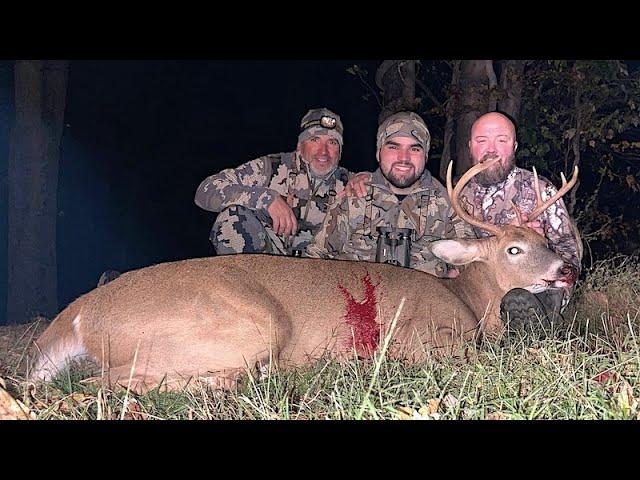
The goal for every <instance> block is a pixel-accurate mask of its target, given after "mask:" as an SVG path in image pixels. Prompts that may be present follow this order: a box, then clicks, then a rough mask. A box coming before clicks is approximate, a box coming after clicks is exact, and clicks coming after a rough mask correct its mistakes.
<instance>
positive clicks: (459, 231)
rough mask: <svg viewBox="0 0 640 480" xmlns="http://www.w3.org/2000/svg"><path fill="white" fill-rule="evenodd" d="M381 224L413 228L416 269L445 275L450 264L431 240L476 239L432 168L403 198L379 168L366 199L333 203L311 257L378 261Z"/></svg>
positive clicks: (308, 249)
mask: <svg viewBox="0 0 640 480" xmlns="http://www.w3.org/2000/svg"><path fill="white" fill-rule="evenodd" d="M380 226H387V227H395V228H411V229H413V234H412V238H411V268H415V269H418V270H423V271H425V272H428V273H431V274H434V275H437V276H445V275H446V273H447V271H448V269H449V266H448V265H447V264H446V263H445V262H443V261H442V260H440V259H438V258H436V257H435V256H434V255H433V254H432V253H431V250H430V247H429V244H430V243H431V242H432V241H434V240H440V239H443V238H469V237H474V234H473V230H472V229H471V226H470V225H469V224H467V223H466V222H464V221H462V220H461V219H460V218H459V217H458V216H456V215H455V213H454V212H453V209H452V208H451V204H450V202H449V196H448V194H447V191H446V189H445V188H444V187H443V186H442V184H440V182H438V181H437V180H436V179H434V178H433V177H432V176H431V174H430V173H429V171H428V170H425V172H424V174H423V175H422V177H421V178H420V180H419V182H418V184H417V186H416V188H415V189H414V190H413V191H412V192H411V193H410V194H409V195H407V196H405V197H404V199H402V201H400V200H399V199H398V197H396V195H394V194H393V193H392V192H391V188H390V185H389V183H388V181H387V180H386V179H385V178H384V177H383V175H382V172H381V171H380V169H378V170H376V171H375V172H374V173H373V176H372V178H371V185H370V187H369V195H367V197H365V198H356V197H351V198H345V199H343V200H342V201H341V202H338V203H336V204H335V205H333V206H332V207H331V209H330V210H329V213H327V216H326V217H325V220H324V223H323V225H322V228H321V229H320V231H319V232H318V234H317V235H316V236H315V238H314V239H313V242H312V243H311V244H309V246H308V247H307V251H306V255H307V256H309V257H316V258H337V259H347V260H364V261H368V262H373V261H375V258H376V249H377V242H378V231H377V227H380Z"/></svg>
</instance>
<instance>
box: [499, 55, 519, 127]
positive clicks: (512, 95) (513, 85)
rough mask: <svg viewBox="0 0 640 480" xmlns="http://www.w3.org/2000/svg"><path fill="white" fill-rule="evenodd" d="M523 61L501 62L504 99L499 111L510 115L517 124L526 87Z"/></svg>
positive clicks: (501, 84)
mask: <svg viewBox="0 0 640 480" xmlns="http://www.w3.org/2000/svg"><path fill="white" fill-rule="evenodd" d="M524 64H525V62H524V61H523V60H504V61H502V62H501V66H502V68H501V73H500V88H501V90H502V92H503V93H504V95H505V96H504V98H503V99H502V100H500V101H499V102H498V110H500V111H501V112H503V113H506V114H507V115H510V116H511V118H513V119H514V120H515V121H516V122H517V121H518V118H519V116H520V105H521V104H522V87H523V85H524Z"/></svg>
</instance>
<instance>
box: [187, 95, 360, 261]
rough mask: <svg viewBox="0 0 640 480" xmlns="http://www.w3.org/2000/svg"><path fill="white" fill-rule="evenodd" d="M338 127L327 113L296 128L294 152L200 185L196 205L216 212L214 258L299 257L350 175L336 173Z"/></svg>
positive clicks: (315, 113) (316, 112)
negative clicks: (251, 255) (237, 255)
mask: <svg viewBox="0 0 640 480" xmlns="http://www.w3.org/2000/svg"><path fill="white" fill-rule="evenodd" d="M342 147H343V126H342V121H341V120H340V117H339V116H338V115H337V114H335V113H334V112H332V111H331V110H328V109H326V108H317V109H312V110H309V111H308V112H307V114H306V115H305V116H304V117H303V118H302V120H301V122H300V134H299V136H298V145H297V148H296V150H295V151H294V152H287V153H277V154H273V155H265V156H263V157H260V158H257V159H255V160H251V161H250V162H247V163H245V164H243V165H241V166H239V167H238V168H235V169H226V170H223V171H221V172H220V173H217V174H215V175H211V176H210V177H207V178H206V179H205V180H203V181H202V183H201V184H200V186H199V187H198V189H197V191H196V195H195V203H196V205H198V206H199V207H201V208H203V209H205V210H209V211H211V212H220V213H219V215H218V217H217V219H216V221H215V223H214V224H213V228H212V229H211V235H210V237H209V239H210V240H211V243H212V244H213V246H214V248H215V250H216V253H217V254H218V255H226V254H234V253H271V254H276V255H300V254H301V253H302V252H303V251H304V249H305V247H306V246H307V244H308V243H309V242H310V241H311V239H312V238H313V236H314V234H315V233H316V232H317V231H318V229H319V227H320V225H321V224H322V220H323V218H324V216H325V214H326V212H327V209H328V208H329V205H330V204H331V203H332V201H333V199H334V198H335V196H336V194H337V193H339V192H341V191H342V190H343V189H344V186H345V184H346V183H347V181H348V179H349V172H348V171H347V170H346V169H345V168H343V167H340V166H339V165H338V164H339V162H340V157H341V154H342Z"/></svg>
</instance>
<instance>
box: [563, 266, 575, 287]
mask: <svg viewBox="0 0 640 480" xmlns="http://www.w3.org/2000/svg"><path fill="white" fill-rule="evenodd" d="M560 274H561V275H562V278H563V279H564V280H565V281H567V282H570V283H575V281H576V280H577V278H578V269H577V268H576V267H575V266H573V265H571V264H570V263H565V264H564V265H563V266H562V268H561V269H560Z"/></svg>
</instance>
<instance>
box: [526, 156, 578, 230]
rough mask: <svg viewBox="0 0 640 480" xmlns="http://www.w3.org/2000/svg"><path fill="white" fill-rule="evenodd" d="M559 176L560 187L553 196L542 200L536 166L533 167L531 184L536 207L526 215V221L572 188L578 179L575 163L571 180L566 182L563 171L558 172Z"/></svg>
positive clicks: (536, 215) (540, 212) (530, 219)
mask: <svg viewBox="0 0 640 480" xmlns="http://www.w3.org/2000/svg"><path fill="white" fill-rule="evenodd" d="M560 177H561V178H562V187H560V190H558V193H556V194H555V195H554V196H553V197H551V198H550V199H548V200H547V201H546V202H544V203H543V202H542V192H541V191H540V182H539V180H538V172H537V171H536V167H533V184H534V186H535V191H536V205H537V206H536V208H535V209H534V210H533V212H531V213H530V214H528V215H527V221H528V222H531V221H532V220H535V219H536V218H538V217H539V216H540V215H541V214H542V212H544V211H545V210H546V209H547V208H549V207H550V206H551V205H553V204H554V203H556V202H557V201H558V200H560V198H562V196H563V195H564V194H565V193H567V192H568V191H569V190H571V189H572V188H573V186H574V185H575V184H576V182H577V181H578V166H577V165H576V166H575V167H574V169H573V175H572V176H571V180H570V181H569V183H567V179H566V178H565V177H564V173H560Z"/></svg>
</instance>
